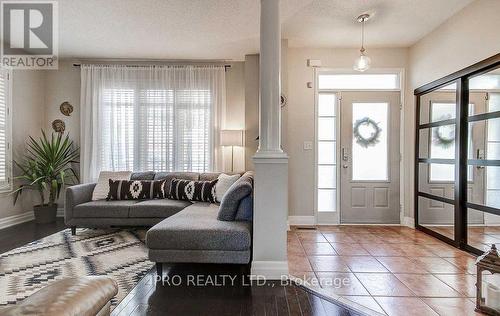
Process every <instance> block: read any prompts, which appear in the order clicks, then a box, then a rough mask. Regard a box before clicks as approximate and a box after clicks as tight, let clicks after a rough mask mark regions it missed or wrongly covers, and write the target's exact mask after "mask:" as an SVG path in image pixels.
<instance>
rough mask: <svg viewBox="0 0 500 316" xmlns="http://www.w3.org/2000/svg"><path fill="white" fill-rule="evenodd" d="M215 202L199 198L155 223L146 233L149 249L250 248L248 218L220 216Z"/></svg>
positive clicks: (237, 249) (239, 249) (229, 249)
mask: <svg viewBox="0 0 500 316" xmlns="http://www.w3.org/2000/svg"><path fill="white" fill-rule="evenodd" d="M218 211H219V210H218V206H217V205H216V204H211V203H205V202H199V203H195V204H193V205H191V206H188V207H186V208H185V209H184V210H182V211H181V212H179V213H177V214H175V215H172V216H171V217H169V218H166V219H164V220H163V221H161V222H160V223H158V224H156V225H155V226H153V227H152V228H151V229H150V230H149V231H148V232H147V235H146V244H147V246H148V247H149V248H150V249H169V250H226V251H241V250H248V249H250V245H251V240H252V238H251V224H250V223H249V222H223V221H219V220H217V213H218Z"/></svg>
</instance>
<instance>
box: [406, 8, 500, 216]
mask: <svg viewBox="0 0 500 316" xmlns="http://www.w3.org/2000/svg"><path fill="white" fill-rule="evenodd" d="M498 12H500V1H498V0H476V1H474V2H472V3H471V4H470V5H468V6H467V7H465V8H464V9H462V10H461V11H459V12H458V13H457V14H455V15H454V16H452V17H451V18H450V19H449V20H448V21H446V22H445V23H443V24H442V25H440V26H439V27H438V28H436V29H435V30H434V31H433V32H431V33H429V34H428V35H427V36H425V37H424V38H422V39H421V40H420V41H418V42H417V43H416V44H415V45H413V46H412V47H411V48H410V49H409V60H408V66H409V72H408V83H409V84H408V89H407V94H406V111H405V146H404V165H405V167H406V168H405V176H406V179H407V180H406V181H405V206H406V207H405V216H407V217H413V214H414V210H413V203H411V202H412V201H413V179H414V178H413V176H414V175H413V163H414V159H413V157H414V147H413V146H414V139H415V133H414V129H415V122H414V117H415V113H414V109H415V104H414V103H415V102H414V101H415V99H414V96H413V90H414V89H415V88H417V87H419V86H421V85H423V84H426V83H429V82H431V81H433V80H436V79H439V78H441V77H443V76H446V75H448V74H450V73H453V72H455V71H457V70H460V69H462V68H464V67H467V66H469V65H471V64H474V63H476V62H478V61H481V60H483V59H485V58H488V57H490V56H492V55H495V54H498V53H500V33H499V30H500V18H499V17H498Z"/></svg>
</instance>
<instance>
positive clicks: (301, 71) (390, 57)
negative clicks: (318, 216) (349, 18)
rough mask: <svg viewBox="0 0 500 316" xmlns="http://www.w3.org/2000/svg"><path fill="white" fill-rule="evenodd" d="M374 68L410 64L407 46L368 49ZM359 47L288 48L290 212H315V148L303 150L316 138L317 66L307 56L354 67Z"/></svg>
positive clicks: (330, 65) (326, 63)
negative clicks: (309, 84) (314, 84)
mask: <svg viewBox="0 0 500 316" xmlns="http://www.w3.org/2000/svg"><path fill="white" fill-rule="evenodd" d="M367 53H368V54H369V56H370V57H371V58H372V62H373V64H372V67H373V68H406V67H407V59H408V50H407V49H405V48H392V49H368V51H367ZM357 55H358V50H357V49H328V48H293V47H289V48H288V54H287V59H288V91H289V92H288V105H287V115H286V116H285V119H286V120H287V122H285V124H286V125H287V126H288V127H289V128H287V130H286V139H287V142H286V151H287V153H288V155H289V156H290V159H289V194H288V196H289V208H290V209H289V215H291V216H313V215H314V150H307V151H305V150H303V143H304V141H312V142H314V89H309V88H307V86H306V84H307V82H308V81H311V82H314V74H313V68H309V67H307V65H306V63H307V59H319V60H321V62H322V67H326V68H344V69H351V68H352V64H353V62H354V59H355V58H356V57H357Z"/></svg>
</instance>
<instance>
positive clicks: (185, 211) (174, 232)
mask: <svg viewBox="0 0 500 316" xmlns="http://www.w3.org/2000/svg"><path fill="white" fill-rule="evenodd" d="M219 174H220V173H201V174H198V173H192V172H174V173H165V172H158V173H153V172H142V173H133V174H132V176H131V180H163V179H167V182H166V184H165V185H168V186H170V182H171V180H172V179H174V178H175V179H185V180H192V181H197V180H202V181H211V180H214V179H217V177H218V176H219ZM238 181H240V182H247V183H251V184H252V185H253V173H252V172H246V173H244V174H243V175H242V176H241V177H240V178H239V179H238ZM238 181H237V183H238ZM237 183H235V184H234V185H236V184H237ZM95 186H96V184H95V183H92V184H81V185H76V186H72V187H69V188H68V189H67V191H66V203H65V223H66V225H68V226H70V227H71V228H72V233H73V234H74V233H76V227H88V228H99V227H113V226H153V227H152V228H151V229H149V230H148V232H147V235H146V245H147V246H148V248H149V258H150V260H151V261H154V262H156V263H157V268H158V272H159V273H161V267H162V263H225V264H227V263H231V264H248V263H249V262H250V258H251V244H252V222H251V220H220V219H218V217H219V208H220V205H219V204H218V203H217V204H216V203H208V202H194V203H193V202H190V201H184V200H172V199H167V198H166V199H151V200H118V201H107V200H97V201H92V193H93V190H94V188H95ZM167 190H168V188H167ZM249 199H250V200H251V195H250V197H249ZM237 211H238V212H240V208H238V210H237ZM251 211H253V210H250V212H251ZM250 218H251V216H250ZM247 219H248V216H247Z"/></svg>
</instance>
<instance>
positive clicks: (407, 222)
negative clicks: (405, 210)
mask: <svg viewBox="0 0 500 316" xmlns="http://www.w3.org/2000/svg"><path fill="white" fill-rule="evenodd" d="M401 225H403V226H408V227H411V228H415V219H414V218H412V217H408V216H405V217H403V222H402V223H401Z"/></svg>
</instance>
